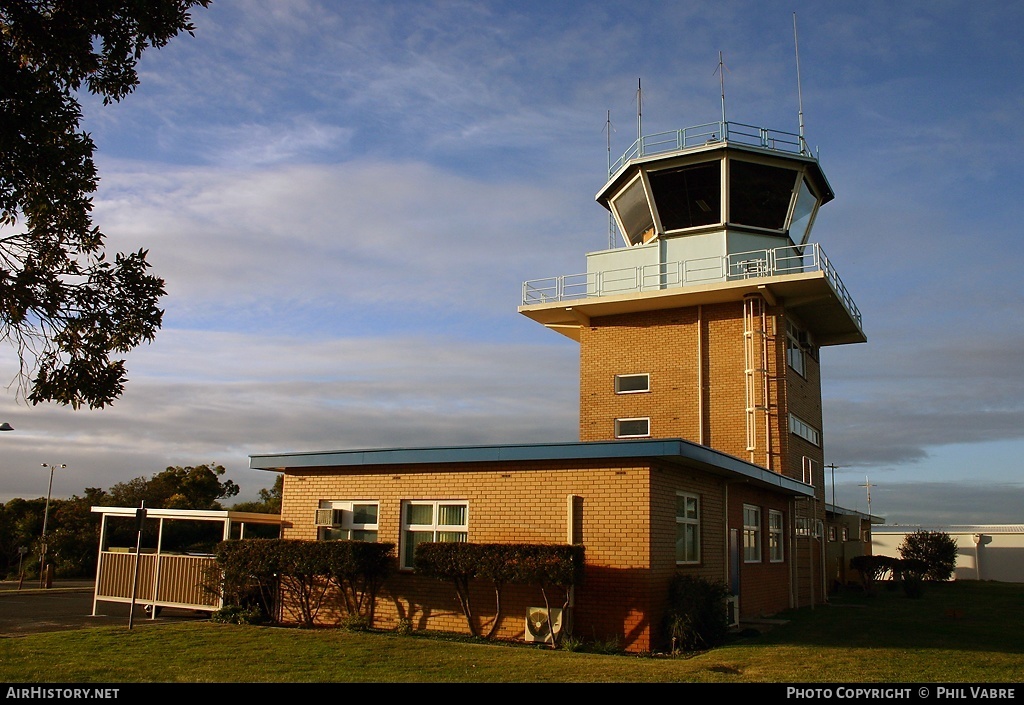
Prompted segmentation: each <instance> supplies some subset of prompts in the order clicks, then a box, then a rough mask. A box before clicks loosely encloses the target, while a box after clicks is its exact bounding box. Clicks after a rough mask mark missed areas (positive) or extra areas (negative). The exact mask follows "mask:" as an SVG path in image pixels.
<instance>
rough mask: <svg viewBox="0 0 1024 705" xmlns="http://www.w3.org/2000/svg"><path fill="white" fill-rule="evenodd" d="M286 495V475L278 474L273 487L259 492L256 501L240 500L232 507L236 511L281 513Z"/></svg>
mask: <svg viewBox="0 0 1024 705" xmlns="http://www.w3.org/2000/svg"><path fill="white" fill-rule="evenodd" d="M283 495H284V475H280V474H279V475H278V476H277V477H276V478H275V479H274V484H273V486H271V487H264V488H263V489H261V490H260V492H259V500H258V501H256V502H238V503H237V504H235V505H233V506H232V507H231V509H232V511H236V512H256V513H257V514H280V513H281V497H282V496H283Z"/></svg>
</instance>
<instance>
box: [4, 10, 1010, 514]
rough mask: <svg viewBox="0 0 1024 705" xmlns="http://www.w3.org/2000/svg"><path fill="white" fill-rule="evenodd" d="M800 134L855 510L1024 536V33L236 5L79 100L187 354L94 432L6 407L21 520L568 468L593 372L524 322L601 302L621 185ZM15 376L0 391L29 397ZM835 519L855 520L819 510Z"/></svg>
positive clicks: (125, 222) (8, 485)
mask: <svg viewBox="0 0 1024 705" xmlns="http://www.w3.org/2000/svg"><path fill="white" fill-rule="evenodd" d="M794 12H796V13H797V18H798V24H799V32H800V37H799V42H800V61H801V67H800V69H801V78H802V88H803V107H804V115H805V123H806V135H807V139H808V142H809V143H810V144H811V146H812V147H813V148H815V149H817V150H819V153H820V159H821V164H822V167H823V169H824V171H825V173H826V174H827V176H828V178H829V181H830V183H831V184H832V187H833V188H834V190H835V192H836V200H835V201H833V202H832V203H830V204H828V205H827V206H826V207H825V208H823V209H822V211H821V213H820V215H819V217H818V220H817V222H816V225H815V229H814V232H813V237H812V239H813V240H814V241H816V242H819V243H821V245H822V246H823V248H824V249H825V251H826V252H827V253H828V255H829V256H830V257H831V258H832V260H833V261H834V263H835V264H836V266H837V267H838V270H839V272H840V275H841V276H842V278H843V280H844V282H845V283H846V285H847V287H848V288H849V290H850V292H851V293H852V295H853V297H854V299H855V300H856V302H857V304H858V305H859V307H860V308H861V311H862V312H863V314H864V325H865V329H866V331H867V334H868V343H867V344H863V345H853V346H845V347H838V348H827V349H825V350H823V351H822V355H821V361H822V374H823V377H824V388H823V398H824V405H825V424H824V433H823V437H824V444H825V454H826V456H825V457H826V463H834V464H835V465H836V466H838V467H837V469H836V470H835V479H836V488H835V496H836V500H837V502H838V503H839V504H842V505H845V506H848V507H850V508H854V509H860V510H862V511H863V510H865V509H867V506H866V495H867V492H866V488H865V487H863V486H862V485H864V484H866V483H869V484H871V485H872V487H871V503H872V506H871V510H872V513H874V514H878V515H881V516H884V517H886V518H887V519H888V520H889V521H890V522H899V523H925V524H932V523H955V524H964V523H1019V522H1021V521H1024V481H1022V478H1021V470H1022V460H1021V458H1022V457H1024V375H1022V367H1024V364H1022V352H1024V322H1022V320H1024V319H1022V316H1021V314H1020V312H1021V310H1022V303H1024V301H1022V299H1024V296H1022V287H1021V275H1020V270H1021V266H1022V264H1024V242H1022V240H1021V237H1020V227H1021V226H1020V223H1021V222H1022V221H1024V202H1022V199H1021V194H1022V188H1021V186H1022V166H1021V160H1020V156H1021V154H1022V146H1024V119H1022V118H1024V85H1022V84H1024V74H1022V72H1021V71H1020V70H1019V69H1020V67H1021V66H1022V65H1024V45H1022V44H1021V43H1020V41H1019V38H1020V36H1021V32H1022V30H1024V5H1018V4H1014V3H999V4H997V3H967V2H906V3H896V4H894V3H883V2H857V3H853V2H837V3H812V2H791V3H786V4H782V3H775V2H722V3H716V4H715V5H714V6H713V7H712V6H709V5H708V4H707V3H698V2H676V3H661V2H637V1H636V0H632V1H630V2H588V3H570V2H550V1H548V2H514V3H512V2H508V3H502V2H485V1H481V0H473V1H472V2H369V3H345V4H342V3H334V2H326V1H322V2H315V1H312V0H310V1H308V2H298V1H296V0H277V1H272V0H262V1H261V0H245V1H244V2H242V1H239V0H234V1H231V0H215V1H214V3H213V4H212V5H211V7H210V8H209V9H207V10H202V9H200V10H197V11H196V12H195V13H194V23H195V25H196V31H195V37H189V36H187V35H186V36H183V37H179V38H177V39H176V40H175V41H173V42H172V43H171V44H170V45H168V46H167V47H166V48H164V49H162V50H160V51H151V52H149V53H147V54H145V55H144V57H143V60H142V62H141V65H140V73H141V81H142V83H141V85H140V87H139V88H138V90H137V91H136V93H134V94H133V95H131V96H129V97H128V98H127V99H125V100H124V101H123V102H122V103H120V104H117V105H113V106H106V107H104V106H102V105H100V103H99V101H96V100H95V99H93V98H90V97H88V96H87V97H85V98H84V99H83V104H84V108H85V115H86V118H85V124H86V129H87V130H88V131H89V132H91V134H92V135H93V137H94V139H95V141H96V143H97V146H98V155H97V156H98V165H99V169H100V176H101V186H100V190H99V192H98V193H97V194H96V198H95V212H94V215H95V220H96V223H97V224H98V225H99V226H100V227H101V228H102V229H103V230H104V232H106V233H107V235H108V239H109V247H110V249H111V250H121V251H131V250H134V249H138V248H140V247H143V248H148V249H149V250H150V260H151V262H152V263H153V265H154V268H155V271H156V272H157V273H158V274H160V275H161V276H163V277H164V278H165V279H166V280H167V290H168V295H167V297H166V299H165V302H164V304H165V307H166V315H165V323H164V328H163V330H162V331H161V332H160V334H159V335H158V337H157V339H156V341H155V342H154V343H153V344H152V345H149V346H145V347H143V348H140V349H139V350H137V351H134V352H133V353H131V354H130V355H129V357H128V363H127V364H128V376H129V379H130V381H129V383H128V386H127V391H126V393H125V395H124V396H123V398H122V399H120V400H119V401H118V402H117V403H116V404H115V405H114V406H113V407H111V408H109V409H106V410H102V411H77V412H75V411H71V410H69V409H65V408H62V407H54V406H36V407H31V406H26V405H25V404H24V403H23V402H19V400H18V398H17V394H16V392H15V388H14V387H11V388H9V389H8V390H7V391H6V392H5V393H4V395H3V396H0V420H4V421H8V422H10V423H11V424H12V425H13V426H14V427H15V428H16V431H15V432H13V433H6V434H3V436H2V437H0V443H2V444H3V451H4V452H3V456H2V458H3V460H2V464H3V469H4V481H3V483H2V484H0V500H6V499H9V498H11V497H38V496H40V495H42V494H44V492H45V490H46V482H47V479H48V478H47V474H46V473H45V472H44V471H43V470H42V469H41V468H40V467H39V466H40V463H56V464H60V463H65V464H67V465H68V468H67V469H66V470H63V471H60V473H59V475H58V476H57V477H55V480H54V495H55V496H65V497H66V496H68V495H70V494H72V493H81V491H82V490H83V489H84V488H85V487H87V486H94V487H103V488H107V487H110V486H111V485H112V484H114V483H116V482H121V481H125V480H128V479H131V478H133V477H137V476H140V475H144V476H150V475H152V474H154V473H156V472H159V471H160V470H162V469H163V468H164V467H166V466H168V465H193V464H198V463H203V462H218V463H221V464H223V465H224V466H225V467H227V468H228V476H229V477H231V478H232V479H234V480H235V482H237V483H238V484H240V485H241V486H242V489H243V493H242V497H244V498H253V497H254V496H255V494H256V492H257V491H258V490H259V489H260V488H262V487H266V486H268V485H269V484H270V482H271V481H272V479H273V478H272V476H270V475H268V474H266V473H262V472H257V471H250V470H248V469H247V462H248V461H247V458H248V455H249V454H250V453H263V452H283V451H300V450H317V449H336V448H354V447H380V446H407V445H421V444H425V445H447V444H461V443H500V442H507V441H520V442H531V441H535V442H541V441H571V440H576V438H577V433H578V429H577V413H578V382H577V374H578V358H577V353H578V350H577V347H576V344H575V343H573V342H571V341H569V340H568V339H566V338H563V337H562V336H560V335H557V334H555V333H552V332H550V331H547V330H545V329H544V328H543V327H541V326H538V325H537V324H535V323H533V322H531V321H529V320H527V319H526V318H524V317H522V316H520V315H519V314H517V313H516V310H515V309H516V306H517V305H518V303H519V297H520V285H521V283H522V281H523V280H526V279H533V278H540V277H545V276H552V275H557V274H569V273H575V272H579V271H583V270H584V268H585V261H584V255H585V253H586V252H588V251H592V250H598V249H603V248H605V247H606V246H607V242H608V219H607V211H605V210H604V209H603V208H601V207H600V206H599V205H597V204H596V203H595V202H594V194H595V193H596V192H597V190H598V188H600V187H601V186H602V185H603V171H604V169H605V166H606V164H607V159H608V154H607V149H606V135H605V120H606V114H607V112H608V111H611V119H612V124H613V128H614V129H613V132H612V135H611V140H612V152H613V153H614V156H615V157H617V156H618V155H619V154H621V153H622V152H623V151H624V150H625V149H626V148H627V147H628V146H629V144H630V143H631V142H632V141H633V139H635V136H636V135H635V133H636V103H635V91H636V86H637V81H638V79H639V80H641V81H642V83H643V92H644V109H643V125H644V132H655V131H660V130H668V129H675V128H680V127H685V126H688V125H695V124H700V123H704V122H709V121H714V120H718V119H719V116H720V114H721V98H720V89H719V79H718V76H717V75H716V74H715V70H716V68H717V64H718V53H719V51H721V52H722V54H723V56H724V60H725V65H726V68H727V71H726V73H725V89H726V106H727V113H728V118H729V119H730V120H735V121H739V122H744V123H749V124H755V125H763V126H766V127H770V128H774V129H779V130H786V131H792V132H795V131H796V130H797V125H798V123H797V108H798V101H797V84H796V66H795V60H794V51H793V13H794ZM15 371H16V366H15V359H14V353H13V351H12V350H10V349H8V352H7V353H5V355H4V356H3V357H0V374H3V375H4V377H5V378H6V379H12V378H13V376H14V373H15ZM829 491H830V492H831V488H830V489H829Z"/></svg>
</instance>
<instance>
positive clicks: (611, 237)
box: [604, 110, 615, 250]
mask: <svg viewBox="0 0 1024 705" xmlns="http://www.w3.org/2000/svg"><path fill="white" fill-rule="evenodd" d="M604 127H605V132H606V133H607V142H608V178H611V171H612V111H611V110H609V111H608V116H607V117H606V118H605V123H604ZM613 247H615V216H614V215H612V212H611V209H609V210H608V249H609V250H610V249H612V248H613Z"/></svg>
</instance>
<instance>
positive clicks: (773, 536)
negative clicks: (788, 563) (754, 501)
mask: <svg viewBox="0 0 1024 705" xmlns="http://www.w3.org/2000/svg"><path fill="white" fill-rule="evenodd" d="M782 526H783V525H782V512H778V511H776V510H774V509H769V510H768V559H769V560H770V561H771V562H772V563H781V562H782V561H783V559H784V558H785V550H784V549H783V541H782V536H783V533H782Z"/></svg>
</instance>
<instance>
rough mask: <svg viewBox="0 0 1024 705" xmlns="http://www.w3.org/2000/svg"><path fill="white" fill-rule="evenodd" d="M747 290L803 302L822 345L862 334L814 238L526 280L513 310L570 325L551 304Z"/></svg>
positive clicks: (661, 301)
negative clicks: (795, 243) (519, 302)
mask: <svg viewBox="0 0 1024 705" xmlns="http://www.w3.org/2000/svg"><path fill="white" fill-rule="evenodd" d="M628 251H629V249H628V248H626V249H624V250H622V252H628ZM752 292H760V293H762V294H767V295H769V296H778V297H780V298H786V299H787V300H788V301H790V302H791V303H790V304H789V305H790V306H791V307H793V308H796V307H801V308H803V309H804V315H806V316H808V317H813V318H814V319H815V320H816V321H817V325H816V327H818V328H820V329H821V330H822V331H823V334H822V336H821V339H822V344H840V343H847V342H862V341H864V340H866V337H865V336H864V332H863V322H862V316H861V312H860V309H859V308H858V307H857V304H856V303H855V302H854V300H853V297H852V296H851V295H850V292H849V291H848V290H847V288H846V286H845V285H844V284H843V281H842V279H841V278H840V277H839V273H838V272H837V271H836V269H835V267H834V266H833V265H832V263H831V261H829V259H828V257H827V256H826V255H825V252H824V251H823V250H822V249H821V246H820V245H818V244H817V243H809V244H807V245H805V246H803V247H795V246H793V245H788V246H783V247H776V248H770V249H762V250H751V251H746V252H735V253H730V254H726V255H722V256H714V257H700V258H694V259H686V260H680V261H673V262H656V263H651V264H641V265H638V266H631V267H622V268H617V269H605V270H600V271H591V272H586V273H581V274H564V275H561V276H556V277H548V278H546V279H532V280H530V281H527V282H524V283H523V290H522V307H521V309H520V312H522V313H524V314H525V315H527V316H529V317H531V318H534V319H535V320H537V321H538V322H540V323H544V324H545V325H550V326H551V327H559V326H569V325H573V324H572V323H571V321H570V320H569V319H568V318H567V317H566V316H564V315H562V314H560V313H558V311H567V312H568V311H570V310H571V311H574V313H573V316H575V317H577V319H578V318H579V316H580V315H586V316H593V315H611V314H613V313H619V312H625V311H627V310H632V311H636V310H644V309H651V308H667V307H669V306H685V305H696V304H701V303H715V302H720V301H727V300H738V299H741V298H742V297H743V296H744V295H745V294H747V293H752ZM563 318H565V319H566V320H562V319H563ZM563 332H565V331H563ZM566 334H567V335H568V334H569V333H566ZM573 337H574V336H573Z"/></svg>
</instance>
